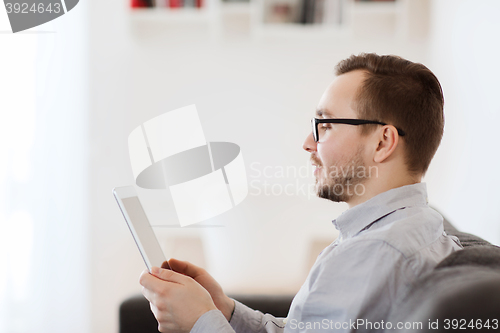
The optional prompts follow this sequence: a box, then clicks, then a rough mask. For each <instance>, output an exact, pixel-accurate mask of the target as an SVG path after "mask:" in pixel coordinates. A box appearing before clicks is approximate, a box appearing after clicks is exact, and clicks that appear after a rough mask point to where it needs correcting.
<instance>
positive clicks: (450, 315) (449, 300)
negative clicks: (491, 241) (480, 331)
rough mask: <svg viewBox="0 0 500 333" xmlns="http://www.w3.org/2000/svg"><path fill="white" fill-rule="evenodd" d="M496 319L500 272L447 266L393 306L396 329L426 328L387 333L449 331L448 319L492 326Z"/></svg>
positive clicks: (391, 319)
mask: <svg viewBox="0 0 500 333" xmlns="http://www.w3.org/2000/svg"><path fill="white" fill-rule="evenodd" d="M495 318H496V319H500V270H499V269H493V268H488V267H480V266H476V265H473V266H471V265H460V266H452V267H443V268H440V269H436V270H434V271H433V272H431V273H429V274H428V275H426V276H424V277H422V278H421V279H419V280H418V281H417V282H416V283H415V284H414V285H413V286H412V288H411V290H410V291H409V292H408V293H407V294H406V295H405V297H404V298H403V299H401V300H400V301H399V302H398V303H397V304H396V306H394V307H393V309H392V312H391V314H390V316H389V319H388V321H389V322H391V323H392V324H393V326H394V327H395V326H396V323H398V322H402V323H422V326H420V327H418V326H413V327H412V328H409V329H408V328H405V329H401V330H398V329H391V330H387V332H449V331H450V329H448V330H446V327H445V324H446V323H445V321H444V320H445V319H449V320H452V319H458V320H460V319H465V320H469V321H470V319H474V320H477V319H481V320H483V322H485V321H486V319H490V323H491V320H492V319H495ZM436 320H437V321H438V328H437V329H435V328H430V327H429V323H430V322H431V323H434V322H436ZM450 324H451V322H450ZM467 324H469V322H467ZM499 326H500V323H499ZM466 331H467V332H469V331H474V330H471V329H466ZM493 331H495V330H491V332H493Z"/></svg>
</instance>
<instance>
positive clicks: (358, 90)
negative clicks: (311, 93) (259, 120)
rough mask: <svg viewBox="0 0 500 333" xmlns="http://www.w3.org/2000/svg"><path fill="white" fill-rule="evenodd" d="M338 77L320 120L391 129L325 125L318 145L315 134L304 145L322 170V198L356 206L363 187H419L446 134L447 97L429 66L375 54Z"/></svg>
mask: <svg viewBox="0 0 500 333" xmlns="http://www.w3.org/2000/svg"><path fill="white" fill-rule="evenodd" d="M336 74H337V78H336V79H335V80H334V81H333V82H332V83H331V84H330V86H329V87H328V88H327V89H326V91H325V93H324V94H323V96H322V98H321V100H320V103H319V105H318V109H317V115H316V117H317V118H320V119H328V118H352V119H363V120H370V121H376V122H379V123H383V124H387V125H381V124H363V125H358V126H353V125H348V124H328V123H324V124H323V123H321V124H318V134H319V136H320V139H319V141H318V142H315V141H314V139H313V136H312V135H309V136H308V138H307V139H306V141H305V142H304V149H306V150H307V151H309V152H311V160H312V162H313V164H315V165H317V166H319V168H317V170H316V172H315V173H316V177H317V185H318V188H317V189H318V195H319V196H321V197H324V198H327V199H330V200H333V201H347V202H349V201H350V200H351V199H352V198H356V197H360V196H361V195H360V193H359V192H360V191H361V190H362V189H363V190H364V191H365V192H368V194H367V195H368V196H373V195H376V194H378V193H379V192H380V191H384V190H388V189H390V188H394V187H398V186H402V185H407V184H410V183H415V182H418V181H420V178H421V177H422V175H423V174H425V172H426V171H427V168H428V166H429V164H430V161H431V159H432V157H433V156H434V154H435V152H436V150H437V148H438V146H439V143H440V142H441V138H442V135H443V127H444V117H443V94H442V90H441V85H440V84H439V81H438V80H437V78H436V77H435V76H434V74H433V73H432V72H431V71H430V70H429V69H428V68H427V67H425V66H424V65H422V64H418V63H412V62H410V61H408V60H405V59H402V58H399V57H395V56H378V55H376V54H361V55H358V56H351V57H349V58H348V59H345V60H343V61H341V62H340V63H339V64H338V65H337V67H336ZM398 129H399V130H400V131H399V134H398ZM403 133H404V136H401V134H403ZM373 178H377V179H373ZM357 184H359V185H358V186H357V188H358V191H355V187H356V185H357ZM361 185H363V186H361ZM341 189H343V191H341ZM349 189H350V191H349ZM356 192H357V193H356ZM371 192H373V193H371ZM365 196H366V195H365Z"/></svg>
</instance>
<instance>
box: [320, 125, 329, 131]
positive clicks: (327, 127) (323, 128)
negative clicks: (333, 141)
mask: <svg viewBox="0 0 500 333" xmlns="http://www.w3.org/2000/svg"><path fill="white" fill-rule="evenodd" d="M320 128H321V129H322V130H329V129H331V128H332V125H330V124H323V125H322V126H321V127H320Z"/></svg>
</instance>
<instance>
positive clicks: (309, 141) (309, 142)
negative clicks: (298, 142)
mask: <svg viewBox="0 0 500 333" xmlns="http://www.w3.org/2000/svg"><path fill="white" fill-rule="evenodd" d="M302 148H304V150H305V151H307V152H309V153H312V152H315V151H316V142H315V141H314V138H313V134H312V132H311V133H309V135H308V136H307V137H306V139H305V141H304V144H303V145H302Z"/></svg>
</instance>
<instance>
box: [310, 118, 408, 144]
mask: <svg viewBox="0 0 500 333" xmlns="http://www.w3.org/2000/svg"><path fill="white" fill-rule="evenodd" d="M324 123H328V124H347V125H365V124H375V125H382V126H385V125H387V124H386V123H382V122H380V121H376V120H364V119H345V118H337V119H318V118H313V119H311V125H312V132H313V137H314V141H315V142H318V141H319V131H318V124H324ZM396 129H397V130H398V135H399V136H404V135H405V134H406V133H405V132H404V131H403V130H401V129H399V128H397V127H396Z"/></svg>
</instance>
